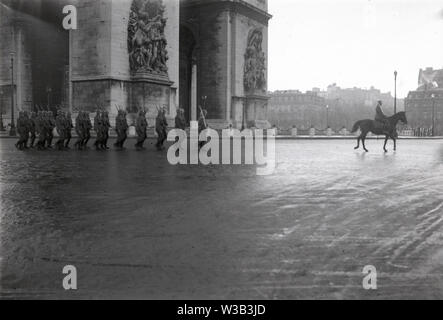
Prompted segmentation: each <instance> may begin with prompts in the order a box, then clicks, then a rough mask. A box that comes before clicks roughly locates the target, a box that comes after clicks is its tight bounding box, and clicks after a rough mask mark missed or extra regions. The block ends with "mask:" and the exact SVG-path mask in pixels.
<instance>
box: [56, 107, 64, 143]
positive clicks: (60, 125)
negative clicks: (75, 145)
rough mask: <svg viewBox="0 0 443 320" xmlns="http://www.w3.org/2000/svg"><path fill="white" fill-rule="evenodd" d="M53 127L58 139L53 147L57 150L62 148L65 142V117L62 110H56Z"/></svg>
mask: <svg viewBox="0 0 443 320" xmlns="http://www.w3.org/2000/svg"><path fill="white" fill-rule="evenodd" d="M55 128H56V130H57V133H58V140H57V142H56V143H55V147H56V149H57V150H62V149H63V148H64V142H65V117H64V114H63V112H62V111H60V110H59V111H58V112H57V116H56V118H55Z"/></svg>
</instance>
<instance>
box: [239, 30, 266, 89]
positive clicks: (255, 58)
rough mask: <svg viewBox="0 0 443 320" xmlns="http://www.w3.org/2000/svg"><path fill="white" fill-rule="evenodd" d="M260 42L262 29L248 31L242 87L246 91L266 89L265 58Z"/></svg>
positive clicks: (261, 41) (261, 40)
mask: <svg viewBox="0 0 443 320" xmlns="http://www.w3.org/2000/svg"><path fill="white" fill-rule="evenodd" d="M262 43H263V31H262V29H259V28H257V29H254V30H252V31H251V32H250V33H249V37H248V45H247V48H246V53H245V68H244V87H245V90H246V91H256V90H260V91H264V90H265V89H266V76H265V70H266V59H265V53H264V52H263V49H262Z"/></svg>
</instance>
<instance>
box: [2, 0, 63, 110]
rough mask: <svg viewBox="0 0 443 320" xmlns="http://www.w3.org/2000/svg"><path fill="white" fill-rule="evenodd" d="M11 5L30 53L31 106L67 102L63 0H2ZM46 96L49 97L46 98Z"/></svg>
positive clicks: (53, 106)
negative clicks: (23, 32)
mask: <svg viewBox="0 0 443 320" xmlns="http://www.w3.org/2000/svg"><path fill="white" fill-rule="evenodd" d="M2 3H3V4H5V5H7V6H9V7H11V8H13V9H14V10H15V12H16V14H15V21H14V23H15V24H20V26H21V27H22V28H23V29H24V31H25V39H26V40H25V41H27V43H26V44H25V47H26V48H27V52H28V53H30V59H31V70H32V103H33V105H34V106H36V105H39V106H44V107H46V106H47V105H48V104H49V105H50V106H51V108H52V109H54V108H55V106H56V105H66V104H67V103H68V85H69V84H68V70H69V69H68V66H69V32H68V31H66V30H64V29H63V27H62V21H63V17H64V16H63V12H62V10H63V7H64V6H65V5H66V4H69V1H66V0H33V1H29V0H2ZM48 100H49V101H48Z"/></svg>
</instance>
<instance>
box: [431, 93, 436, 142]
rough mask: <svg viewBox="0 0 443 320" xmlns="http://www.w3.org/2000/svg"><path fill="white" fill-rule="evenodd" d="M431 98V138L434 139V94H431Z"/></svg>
mask: <svg viewBox="0 0 443 320" xmlns="http://www.w3.org/2000/svg"><path fill="white" fill-rule="evenodd" d="M431 98H432V136H433V137H435V94H431Z"/></svg>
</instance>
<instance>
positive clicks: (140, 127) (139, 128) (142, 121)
mask: <svg viewBox="0 0 443 320" xmlns="http://www.w3.org/2000/svg"><path fill="white" fill-rule="evenodd" d="M135 129H136V132H137V143H136V144H135V148H136V149H137V150H141V149H143V144H144V143H145V141H146V138H147V134H146V130H148V121H147V120H146V111H144V110H140V112H139V113H138V117H137V121H136V125H135Z"/></svg>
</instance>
